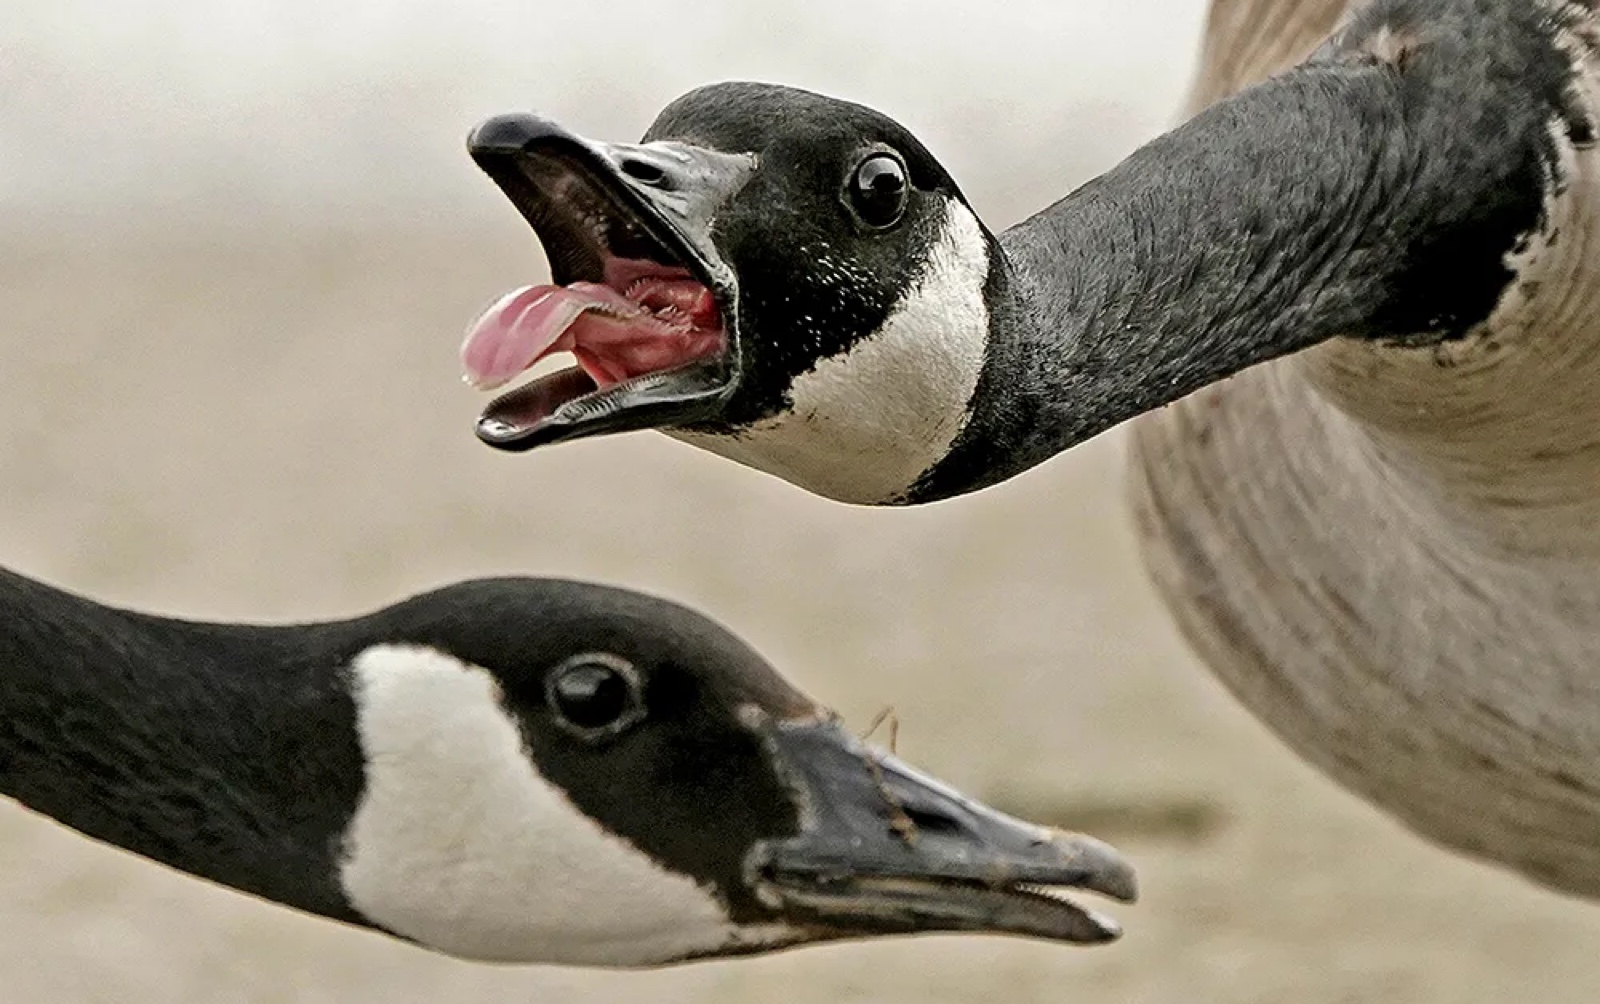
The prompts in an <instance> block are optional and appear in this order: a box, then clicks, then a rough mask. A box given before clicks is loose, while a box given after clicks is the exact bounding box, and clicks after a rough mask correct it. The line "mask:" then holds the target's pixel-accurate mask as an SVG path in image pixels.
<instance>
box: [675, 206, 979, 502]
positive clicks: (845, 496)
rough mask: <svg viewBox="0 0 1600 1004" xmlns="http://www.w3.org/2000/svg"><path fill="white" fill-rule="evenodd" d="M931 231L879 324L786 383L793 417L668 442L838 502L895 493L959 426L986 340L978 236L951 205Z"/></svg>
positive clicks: (963, 212)
mask: <svg viewBox="0 0 1600 1004" xmlns="http://www.w3.org/2000/svg"><path fill="white" fill-rule="evenodd" d="M939 229H940V235H939V239H938V241H937V242H935V244H934V245H933V247H932V248H931V249H930V252H929V256H928V260H927V264H926V267H925V268H924V269H923V271H922V273H921V275H919V276H918V277H917V278H916V280H915V281H914V282H913V283H912V285H911V288H910V289H909V290H907V292H906V295H905V296H904V297H903V298H902V299H901V300H900V302H899V303H897V304H896V305H895V308H894V311H893V313H891V314H890V315H889V318H888V319H887V321H885V323H884V325H883V327H882V328H880V329H879V330H878V331H876V332H874V333H873V334H872V335H871V336H870V337H868V338H865V339H863V340H862V341H860V342H857V343H856V344H855V345H854V346H853V347H852V348H851V349H850V350H849V351H847V352H844V353H841V354H839V355H836V356H832V357H830V358H827V359H823V360H821V361H820V362H818V363H817V365H816V367H815V368H813V369H812V370H810V371H809V372H807V373H804V374H801V375H800V376H799V377H796V378H795V381H794V383H793V385H792V387H791V399H792V402H793V407H792V409H790V410H788V411H785V412H783V413H782V414H779V415H775V416H773V417H772V418H769V419H765V420H763V421H761V422H758V423H756V424H755V425H753V426H751V427H750V428H748V429H743V430H740V432H739V434H738V435H736V436H718V435H706V434H703V433H693V432H671V433H670V434H671V435H673V436H675V437H676V438H679V439H682V440H684V441H685V442H688V443H692V444H693V445H695V446H699V447H701V448H703V449H707V450H710V451H711V452H713V453H717V454H720V455H722V456H725V457H727V458H729V459H731V460H736V461H738V462H740V463H742V464H746V465H748V466H750V467H755V468H757V469H759V470H763V471H766V472H768V473H770V474H776V475H777V476H778V477H781V478H783V479H784V480H786V481H790V482H792V483H794V484H797V485H799V486H801V487H803V488H805V489H807V490H808V491H812V492H815V493H817V494H819V495H824V496H827V497H829V498H832V499H835V500H837V501H840V502H854V503H860V504H874V503H881V502H887V501H891V500H893V499H894V498H896V497H898V496H899V495H901V494H903V493H904V492H905V491H906V490H907V489H909V488H910V487H911V486H912V485H913V484H915V483H916V481H917V479H918V478H920V477H921V476H922V475H923V474H924V473H926V472H927V471H928V470H929V469H931V468H932V467H933V466H934V465H935V464H936V463H938V462H939V461H940V460H942V459H943V458H944V456H945V455H946V454H947V453H949V452H950V446H951V444H952V443H953V442H954V441H955V438H956V436H957V435H958V434H959V433H960V432H961V429H962V427H963V426H964V425H965V424H966V421H967V418H968V415H969V410H968V409H969V405H970V404H971V401H972V395H973V391H974V390H975V389H976V387H977V385H978V376H979V374H980V373H981V372H982V370H983V360H984V351H985V345H986V343H987V341H988V337H989V310H988V306H987V304H986V303H985V301H984V298H983V293H984V286H985V284H986V283H987V281H988V278H989V249H988V244H987V242H986V241H985V239H984V234H983V229H982V227H981V226H980V225H979V223H978V219H977V217H975V216H974V215H973V214H972V213H971V212H970V211H969V210H968V209H967V208H966V207H965V206H963V205H961V204H960V203H958V202H951V203H949V205H948V210H947V215H946V218H945V220H944V222H943V225H942V226H941V227H940V228H939ZM819 267H821V266H819Z"/></svg>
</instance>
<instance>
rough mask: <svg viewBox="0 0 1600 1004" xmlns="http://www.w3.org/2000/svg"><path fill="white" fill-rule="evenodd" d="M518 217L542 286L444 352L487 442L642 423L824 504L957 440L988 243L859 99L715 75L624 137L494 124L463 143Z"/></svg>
mask: <svg viewBox="0 0 1600 1004" xmlns="http://www.w3.org/2000/svg"><path fill="white" fill-rule="evenodd" d="M469 148H470V151H471V153H472V155H473V157H474V158H475V159H476V161H477V163H478V164H479V165H480V166H481V167H482V168H483V169H484V170H485V171H486V172H487V173H488V174H489V176H490V177H491V178H492V179H493V180H494V181H495V182H496V183H497V184H498V185H499V186H500V188H501V189H503V190H504V192H505V193H506V194H507V195H508V196H509V197H510V199H511V201H512V202H513V203H514V204H515V205H516V207H517V208H518V209H519V210H520V211H521V213H522V215H523V216H524V217H525V218H526V219H527V220H528V221H529V222H530V223H531V224H532V225H533V227H534V229H535V231H536V233H537V234H538V237H539V239H540V240H541V242H542V243H543V245H544V248H545V251H546V254H547V257H548V258H549V262H550V268H551V274H552V279H553V282H554V283H555V285H554V286H535V287H526V288H524V289H521V290H517V291H515V292H513V293H511V294H508V295H507V296H506V297H504V298H502V299H501V300H500V301H499V302H497V303H496V304H495V305H494V306H492V307H491V308H490V309H489V310H488V311H487V312H486V313H485V314H484V315H483V316H482V317H481V318H480V319H479V320H478V321H477V322H476V323H475V324H474V325H473V326H472V328H471V330H470V331H469V333H468V337H467V340H466V342H465V343H464V345H463V363H464V366H465V369H466V377H467V379H468V381H469V382H471V383H473V384H474V385H476V386H479V387H481V388H490V387H498V386H500V385H502V384H504V383H506V382H507V381H509V380H511V379H513V378H514V377H517V376H518V375H520V374H521V373H522V372H523V370H525V369H526V368H528V367H529V366H531V365H533V364H534V363H535V362H537V361H539V360H541V359H543V358H545V357H546V356H548V355H550V354H552V353H556V352H559V351H563V350H565V351H571V352H572V353H573V354H574V355H575V356H576V361H577V365H575V366H573V367H571V368H568V369H564V370H560V371H557V372H555V373H552V374H548V375H545V376H542V377H539V378H537V379H534V380H532V381H531V382H528V383H526V384H524V385H523V386H521V387H518V388H516V389H514V390H512V391H510V392H509V393H506V394H503V395H502V396H501V397H499V398H498V399H496V400H495V401H494V402H493V403H492V404H490V405H489V406H488V408H487V409H486V410H485V411H484V412H483V414H482V416H481V417H480V419H479V422H478V434H479V437H480V438H481V439H482V440H483V441H484V442H486V443H488V444H490V445H492V446H495V447H499V448H501V449H505V450H526V449H529V448H532V447H535V446H539V445H542V444H546V443H553V442H558V441H561V440H568V439H576V438H579V437H584V436H594V435H600V434H604V433H613V432H622V431H628V430H633V429H641V428H659V429H662V430H664V431H666V432H668V433H669V434H671V435H673V436H676V437H679V438H682V439H685V440H687V441H690V442H692V443H694V444H696V445H699V446H702V447H705V448H707V449H710V450H712V451H714V452H718V453H721V454H724V455H727V456H730V457H733V458H735V459H738V460H741V461H743V462H745V463H748V464H751V465H752V466H755V467H758V468H761V469H763V470H767V471H769V472H770V473H774V474H777V475H779V476H782V477H784V478H787V479H788V480H790V481H793V482H796V483H799V484H801V485H803V486H805V487H807V488H809V489H811V490H813V491H817V492H819V493H821V494H824V495H829V496H832V497H835V498H840V499H843V500H845V501H853V502H880V501H884V500H885V499H886V498H888V497H889V496H891V495H894V494H896V493H897V492H899V491H900V490H902V489H904V488H905V487H906V486H907V485H909V484H911V483H912V482H913V481H914V480H915V479H916V478H917V476H918V475H920V474H921V473H922V472H923V471H924V470H926V469H927V468H928V467H930V466H931V465H932V464H933V463H934V462H935V461H936V460H937V459H938V458H939V457H940V456H942V455H943V454H944V453H945V452H947V451H948V448H949V446H950V444H951V442H952V440H953V439H954V438H955V436H956V435H957V433H958V432H959V431H960V428H961V425H962V421H963V416H964V414H965V411H966V409H967V406H968V402H969V399H970V398H971V396H972V394H973V391H974V388H975V386H976V384H977V381H978V377H979V372H980V370H981V368H982V366H983V361H984V348H985V341H986V338H987V335H988V314H987V304H986V299H985V291H986V288H987V287H988V286H990V285H991V284H992V283H995V282H998V281H999V279H1000V275H999V272H998V271H997V270H996V269H995V268H994V263H995V262H997V261H999V260H1000V259H999V258H998V256H997V255H995V254H994V253H993V248H994V239H993V237H992V236H991V235H990V234H989V232H988V231H987V230H986V229H985V228H984V227H983V225H982V224H981V223H980V222H979V221H978V218H977V216H976V215H975V214H974V213H973V212H972V210H971V208H970V207H969V206H968V205H967V203H966V201H965V199H964V198H963V196H962V194H961V192H960V190H959V189H958V187H957V186H956V184H955V182H954V181H953V180H952V179H951V177H950V175H949V174H948V173H947V172H946V171H945V170H944V168H943V167H942V166H940V164H939V163H938V161H936V160H935V159H934V157H933V156H932V155H931V154H930V153H929V152H928V151H927V149H926V148H925V147H924V146H923V145H922V144H921V143H920V142H919V141H918V140H917V139H916V138H915V137H914V136H913V135H912V134H911V133H910V132H909V131H908V130H906V129H905V128H904V127H903V126H901V125H900V124H899V123H897V122H895V121H893V120H892V119H890V118H888V117H887V116H885V115H882V114H880V113H878V112H876V111H873V110H872V109H869V108H865V107H863V106H861V105H857V104H852V103H849V102H845V101H839V100H835V99H832V98H827V97H823V96H821V95H816V94H812V93H809V92H806V91H801V90H796V89H793V88H788V87H781V86H776V85H764V84H743V83H731V84H718V85H713V86H708V87H703V88H701V89H699V90H696V91H693V92H691V93H689V94H688V95H686V96H684V97H682V98H679V99H678V100H677V101H674V102H673V103H672V104H670V105H669V106H668V107H667V108H666V109H665V110H663V111H662V112H661V114H660V116H659V117H658V118H657V119H656V121H655V123H654V124H653V125H652V126H651V127H650V129H649V131H648V132H647V133H646V134H645V136H644V139H643V142H641V143H639V144H629V145H623V144H611V143H602V142H596V141H592V140H588V139H584V138H582V137H579V136H577V135H575V134H573V133H571V132H568V131H567V130H565V129H563V128H562V127H560V126H558V125H556V124H555V123H553V122H550V121H548V120H545V119H542V118H538V117H536V116H531V115H506V116H500V117H497V118H494V119H491V120H489V121H487V122H485V123H483V124H482V125H480V126H479V127H478V128H477V129H476V131H474V133H473V134H472V136H471V138H470V139H469Z"/></svg>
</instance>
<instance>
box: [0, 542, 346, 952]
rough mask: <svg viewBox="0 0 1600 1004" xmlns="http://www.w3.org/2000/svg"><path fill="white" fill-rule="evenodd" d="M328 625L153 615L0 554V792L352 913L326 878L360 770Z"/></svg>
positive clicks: (207, 870)
mask: <svg viewBox="0 0 1600 1004" xmlns="http://www.w3.org/2000/svg"><path fill="white" fill-rule="evenodd" d="M336 633H337V632H333V633H330V631H329V629H328V627H326V626H306V627H296V628H268V627H251V626H237V625H213V624H199V623H191V622H185V621H177V620H170V619H166V618H160V617H151V616H146V615H142V614H136V613H131V612H128V611H123V610H118V609H114V608H111V607H107V606H102V605H100V604H98V603H94V602H93V601H90V600H87V599H84V598H82V597H79V596H76V595H73V594H70V593H66V592H63V591H61V590H58V589H55V588H53V587H50V586H46V585H44V584H43V583H39V582H35V581H33V580H31V579H28V578H25V577H23V576H21V575H17V574H15V573H13V572H9V571H5V570H0V793H3V794H5V795H8V796H10V797H11V798H14V799H16V800H17V801H18V802H21V803H22V804H23V805H26V806H28V807H29V808H31V809H33V810H35V811H37V812H40V813H42V814H44V815H47V816H50V817H51V818H53V819H55V820H57V821H59V822H61V823H64V824H65V825H67V826H69V827H71V828H73V829H75V830H78V831H79V832H81V833H83V834H85V835H86V836H89V837H93V838H95V839H97V840H101V841H105V842H107V843H110V844H113V845H115V846H118V847H122V848H125V849H127V850H130V851H133V852H135V853H138V854H142V855H144V856H146V857H149V858H153V859H155V860H157V861H160V862H162V863H164V864H167V865H170V866H172V867H175V868H179V869H181V870H183V871H186V872H189V873H192V874H195V875H199V876H201V877H204V878H208V879H211V880H213V881H216V882H219V883H222V884H224V885H228V886H231V887H234V888H237V889H241V890H243V891H246V892H251V893H254V894H257V895H260V896H263V897H266V898H268V899H271V900H274V901H277V902H280V903H284V904H287V905H290V906H295V907H298V908H300V909H303V910H307V911H309V912H312V913H317V914H322V915H324V916H328V917H333V918H335V919H339V920H344V921H349V922H354V923H363V921H362V919H361V918H360V917H359V916H358V915H357V914H356V913H355V912H354V911H353V910H352V909H351V907H350V906H349V904H348V903H347V902H346V900H345V898H344V896H343V893H342V892H341V891H340V889H339V888H338V883H337V879H336V876H337V874H338V856H339V854H340V848H339V846H338V836H339V834H341V833H342V832H343V830H344V827H345V824H346V823H347V821H348V818H349V815H350V813H351V811H352V810H353V808H354V806H355V805H356V803H357V801H358V799H359V797H360V794H361V785H362V778H363V766H362V757H361V751H360V747H359V743H358V740H357V737H356V733H355V725H354V722H355V712H354V707H353V702H352V699H351V697H350V694H349V690H348V688H347V686H346V685H345V684H344V682H343V680H342V679H341V678H340V673H341V671H342V670H341V668H340V667H341V666H342V664H343V663H342V659H341V655H340V653H339V652H338V651H337V650H338V649H339V647H340V645H339V639H337V638H336V637H334V636H333V635H334V634H336Z"/></svg>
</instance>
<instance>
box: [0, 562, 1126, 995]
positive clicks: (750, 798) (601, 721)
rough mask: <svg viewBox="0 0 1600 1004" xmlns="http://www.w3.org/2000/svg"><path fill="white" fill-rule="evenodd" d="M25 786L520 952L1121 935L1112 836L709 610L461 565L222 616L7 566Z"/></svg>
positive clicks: (177, 850)
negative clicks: (1088, 893)
mask: <svg viewBox="0 0 1600 1004" xmlns="http://www.w3.org/2000/svg"><path fill="white" fill-rule="evenodd" d="M0 793H4V794H5V795H7V796H9V797H11V798H13V799H15V800H16V801H18V802H20V803H21V804H23V805H24V806H27V807H28V808H30V809H32V810H34V811H36V812H39V813H42V814H44V815H46V816H49V817H51V818H53V819H55V820H57V821H59V822H61V823H64V824H66V825H67V826H69V827H72V828H73V829H75V830H78V831H79V832H81V833H84V834H86V835H88V836H90V837H93V838H96V839H98V840H102V841H105V842H107V843H110V844H113V845H116V846H118V847H122V848H125V849H127V850H130V851H133V852H136V853H138V854H142V855H144V856H146V857H149V858H153V859H155V860H156V861H160V862H163V863H165V864H167V865H170V866H172V867H174V868H178V869H181V870H183V871H186V872H189V873H191V874H194V875H198V876H200V877H202V878H207V879H210V880H212V881H214V882H219V883H221V884H223V885H227V886H231V887H233V888H235V889H240V890H243V891H245V892H248V893H253V894H255V895H256V896H260V897H263V898H265V899H268V900H272V901H275V902H278V903H281V904H284V905H287V906H290V907H295V908H298V909H300V910H303V911H306V912H309V913H312V914H319V915H321V916H324V917H330V918H333V919H335V920H340V921H344V922H346V923H349V924H354V925H359V926H362V927H367V928H373V929H376V930H379V931H382V932H386V933H388V934H390V935H393V936H396V937H398V938H402V939H405V940H408V941H411V942H414V943H416V944H418V945H421V946H423V947H425V948H429V949H433V950H435V951H439V952H444V953H448V954H451V955H457V956H462V957H466V958H473V959H483V960H491V961H499V962H522V963H557V964H566V965H585V966H605V967H641V966H658V965H665V964H668V963H674V962H684V961H689V960H693V959H701V958H710V957H719V956H730V955H743V954H751V953H758V952H766V951H772V950H776V949H779V948H784V947H788V946H792V945H799V944H804V943H807V942H817V941H827V940H835V939H841V938H864V937H875V936H879V935H892V934H912V933H920V932H929V931H970V932H994V933H1003V934H1013V935H1023V936H1030V937H1035V938H1043V939H1051V940H1057V941H1064V942H1103V941H1107V940H1109V939H1111V938H1114V937H1115V936H1116V934H1117V928H1116V926H1115V924H1113V923H1112V922H1111V921H1110V920H1109V919H1108V918H1105V917H1103V916H1101V915H1099V914H1098V913H1095V912H1092V911H1090V910H1087V909H1084V908H1082V907H1080V906H1078V905H1077V904H1075V903H1073V902H1072V901H1071V900H1070V899H1068V898H1067V897H1066V896H1065V895H1063V890H1065V889H1069V888H1082V889H1091V890H1095V891H1098V892H1101V893H1104V894H1106V895H1109V896H1111V897H1114V898H1117V899H1131V898H1132V897H1133V895H1134V879H1133V873H1132V871H1131V869H1130V868H1129V867H1128V866H1127V865H1126V864H1125V863H1124V862H1123V861H1122V860H1121V859H1120V858H1119V857H1118V856H1117V854H1116V852H1115V851H1113V850H1111V849H1110V848H1109V847H1107V846H1106V845H1104V844H1102V843H1100V842H1098V841H1095V840H1093V839H1092V838H1088V837H1082V836H1077V835H1070V834H1063V833H1059V832H1056V831H1051V830H1048V829H1046V828H1044V827H1039V826H1034V825H1032V824H1029V823H1025V822H1022V821H1020V820H1017V819H1013V818H1011V817H1009V816H1005V815H1002V814H1001V813H998V812H996V811H994V810H992V809H990V808H987V807H986V806H983V805H981V804H979V803H977V802H975V801H973V800H971V799H969V798H966V797H965V796H963V795H961V794H959V793H958V792H956V791H954V790H952V789H951V788H949V787H947V786H945V785H943V784H941V783H939V782H938V781H935V780H933V779H931V778H928V777H926V776H924V775H922V774H920V773H918V772H916V771H915V770H913V769H911V768H910V767H908V766H906V765H905V764H904V763H902V762H900V761H899V760H897V759H895V758H894V757H892V756H890V755H888V754H886V753H882V752H879V751H876V750H871V749H868V748H867V747H865V746H863V745H862V744H861V743H860V742H858V741H857V740H856V739H855V738H854V737H853V736H851V735H850V734H849V733H848V732H847V731H845V729H844V728H843V727H842V726H841V725H840V724H839V723H838V722H837V721H836V720H835V719H834V717H833V716H832V715H830V714H829V713H828V712H827V711H825V710H824V709H823V708H821V707H820V706H818V705H817V704H816V703H814V702H813V701H811V700H810V699H808V698H807V697H805V696H804V695H802V694H801V693H799V692H798V691H796V690H795V689H794V688H793V687H791V686H790V685H789V684H788V683H786V682H785V681H784V680H783V679H782V678H781V677H780V676H779V675H778V674H777V673H776V672H775V671H774V670H773V669H772V668H771V667H770V666H769V665H768V664H767V663H766V662H765V661H764V660H763V659H762V658H761V657H760V656H759V655H757V654H756V653H755V652H754V651H753V650H751V649H750V648H749V647H748V646H746V645H745V644H744V643H743V642H741V641H740V640H739V639H737V638H736V637H734V636H733V635H731V634H730V633H728V632H727V631H726V630H724V629H723V628H721V627H720V626H718V625H717V624H715V623H714V622H712V621H710V620H708V619H706V618H705V617H702V616H700V615H698V614H696V613H694V612H692V611H689V610H687V609H685V608H683V607H680V606H677V605H675V604H672V603H668V602H666V601H663V600H659V599H655V598H652V597H648V596H644V595H641V594H639V593H635V592H630V591H625V590H619V589H614V588H607V587H602V586H598V585H591V584H587V583H579V582H569V581H559V580H550V579H496V580H481V581H474V582H465V583H460V584H457V585H453V586H449V587H446V588H443V589H439V590H436V591H434V592H430V593H426V594H423V595H420V596H416V597H413V598H411V599H409V600H406V601H404V602H402V603H398V604H395V605H393V606H390V607H387V608H385V609H382V610H379V611H377V612H375V613H372V614H368V615H366V616H362V617H356V618H354V619H351V620H344V621H330V622H325V623H312V624H295V625H281V626H257V625H244V624H205V623H194V622H187V621H180V620H172V619H168V618H164V617H155V616H150V615H146V614H141V613H134V612H130V611H125V610H119V609H113V608H111V607H107V606H103V605H100V604H98V603H94V602H92V601H90V600H88V599H85V598H82V597H79V596H76V595H73V594H70V593H67V592H63V591H61V590H59V589H56V588H54V587H51V586H47V585H44V584H42V583H40V582H36V581H34V580H31V579H28V578H25V577H23V576H20V575H17V574H15V573H11V572H5V571H0Z"/></svg>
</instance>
